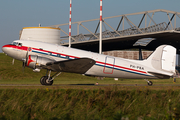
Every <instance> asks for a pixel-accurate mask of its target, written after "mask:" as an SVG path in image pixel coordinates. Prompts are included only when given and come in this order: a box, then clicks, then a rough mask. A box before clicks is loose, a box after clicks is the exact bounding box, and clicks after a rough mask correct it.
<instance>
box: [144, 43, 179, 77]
mask: <svg viewBox="0 0 180 120" xmlns="http://www.w3.org/2000/svg"><path fill="white" fill-rule="evenodd" d="M147 60H148V61H149V62H150V63H151V65H152V66H153V67H154V68H155V69H157V70H161V71H167V72H171V73H175V64H176V48H174V47H172V46H170V45H161V46H159V47H158V48H157V49H156V50H155V51H154V52H153V53H152V54H151V56H150V57H149V58H148V59H147Z"/></svg>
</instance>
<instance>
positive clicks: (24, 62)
mask: <svg viewBox="0 0 180 120" xmlns="http://www.w3.org/2000/svg"><path fill="white" fill-rule="evenodd" d="M27 61H28V51H27V53H26V57H25V58H24V59H23V64H22V71H23V73H24V70H25V67H26V64H27Z"/></svg>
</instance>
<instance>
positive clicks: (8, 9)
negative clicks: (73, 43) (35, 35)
mask: <svg viewBox="0 0 180 120" xmlns="http://www.w3.org/2000/svg"><path fill="white" fill-rule="evenodd" d="M99 4H100V0H72V22H76V21H82V20H89V19H95V18H99ZM179 6H180V0H103V17H110V16H116V15H122V14H127V13H135V12H142V11H148V10H155V9H166V10H171V11H176V12H180V7H179ZM68 20H69V0H1V1H0V47H2V46H3V45H4V44H8V43H11V42H12V41H13V40H16V39H19V31H20V30H21V29H22V28H23V27H33V26H38V24H39V23H41V25H42V26H50V25H56V24H63V23H68ZM178 20H179V19H178ZM179 27H180V26H179ZM0 52H2V51H1V49H0Z"/></svg>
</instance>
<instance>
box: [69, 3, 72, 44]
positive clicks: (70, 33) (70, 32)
mask: <svg viewBox="0 0 180 120" xmlns="http://www.w3.org/2000/svg"><path fill="white" fill-rule="evenodd" d="M71 7H72V0H70V10H69V47H71Z"/></svg>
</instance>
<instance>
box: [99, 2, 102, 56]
mask: <svg viewBox="0 0 180 120" xmlns="http://www.w3.org/2000/svg"><path fill="white" fill-rule="evenodd" d="M99 33H100V35H99V54H102V0H100V31H99Z"/></svg>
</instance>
